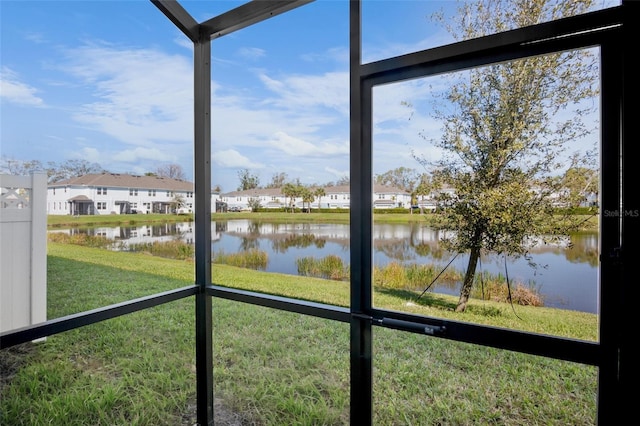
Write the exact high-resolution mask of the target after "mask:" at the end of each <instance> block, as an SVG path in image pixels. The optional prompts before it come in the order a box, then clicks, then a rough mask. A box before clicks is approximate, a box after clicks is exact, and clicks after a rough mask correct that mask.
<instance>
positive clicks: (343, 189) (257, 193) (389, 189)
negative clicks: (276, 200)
mask: <svg viewBox="0 0 640 426" xmlns="http://www.w3.org/2000/svg"><path fill="white" fill-rule="evenodd" d="M322 188H323V189H324V192H325V194H326V195H325V196H327V195H330V194H348V193H349V190H350V187H349V185H336V186H325V187H322ZM373 192H375V193H376V194H407V192H406V191H403V190H402V189H400V188H396V187H393V186H386V185H378V184H375V185H373ZM221 195H222V196H223V197H264V196H271V197H275V196H284V194H283V193H282V188H255V189H248V190H246V191H232V192H227V193H225V194H221Z"/></svg>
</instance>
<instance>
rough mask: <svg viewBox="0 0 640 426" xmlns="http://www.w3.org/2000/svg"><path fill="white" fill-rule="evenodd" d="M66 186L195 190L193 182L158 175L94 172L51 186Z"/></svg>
mask: <svg viewBox="0 0 640 426" xmlns="http://www.w3.org/2000/svg"><path fill="white" fill-rule="evenodd" d="M65 186H93V187H105V188H137V189H156V190H162V191H193V189H194V186H193V183H192V182H187V181H184V180H178V179H171V178H163V177H158V176H136V175H129V174H120V173H94V174H88V175H84V176H78V177H74V178H71V179H64V180H61V181H58V182H55V183H52V184H49V188H59V187H65Z"/></svg>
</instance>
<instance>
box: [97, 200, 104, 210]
mask: <svg viewBox="0 0 640 426" xmlns="http://www.w3.org/2000/svg"><path fill="white" fill-rule="evenodd" d="M96 204H97V207H98V210H106V209H107V202H106V201H100V202H98V203H96Z"/></svg>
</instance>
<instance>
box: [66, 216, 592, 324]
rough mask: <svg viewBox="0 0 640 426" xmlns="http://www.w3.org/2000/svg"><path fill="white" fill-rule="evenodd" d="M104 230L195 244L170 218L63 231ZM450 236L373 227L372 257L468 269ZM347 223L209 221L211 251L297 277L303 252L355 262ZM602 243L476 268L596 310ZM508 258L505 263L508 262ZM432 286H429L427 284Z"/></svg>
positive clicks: (583, 241)
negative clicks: (264, 258) (445, 245)
mask: <svg viewBox="0 0 640 426" xmlns="http://www.w3.org/2000/svg"><path fill="white" fill-rule="evenodd" d="M56 232H71V233H76V232H82V233H91V234H93V235H103V236H105V237H107V238H110V239H114V240H117V241H119V242H120V245H121V246H122V247H126V246H128V245H130V244H135V243H144V242H153V241H168V240H172V239H176V238H179V239H181V240H183V241H185V242H187V243H193V241H194V235H193V223H189V222H185V223H173V224H163V225H145V226H136V227H113V228H92V229H84V230H80V229H75V230H62V231H56ZM445 234H446V232H444V231H439V230H436V229H433V228H430V227H428V226H424V225H420V224H375V225H374V248H373V254H372V256H373V262H374V265H376V266H385V265H386V264H388V263H389V262H399V263H402V264H412V263H417V264H435V265H439V267H442V268H444V267H445V266H446V265H447V264H449V263H450V262H451V264H450V266H449V267H450V268H451V267H453V268H455V269H456V270H459V271H464V270H465V269H466V262H467V260H468V257H467V256H466V255H458V256H454V255H453V254H452V253H448V252H446V251H444V250H442V249H441V248H440V247H439V243H438V242H439V240H440V239H441V237H443V236H444V235H445ZM349 247H350V243H349V225H348V224H327V223H297V224H291V223H289V224H277V223H265V222H259V223H258V222H254V221H251V220H229V221H218V222H212V253H213V254H214V255H215V254H216V253H220V252H223V253H226V254H230V253H237V252H242V251H247V250H251V249H258V250H261V251H264V252H266V253H267V255H268V264H267V266H266V269H264V270H265V271H268V272H280V273H286V274H291V275H297V274H298V271H297V265H296V260H297V259H299V258H303V257H314V258H316V259H320V258H323V257H325V256H328V255H337V256H339V257H340V258H342V260H343V262H344V263H345V265H347V264H349V262H350V258H349V256H350V251H349ZM598 247H599V239H598V234H597V233H584V234H578V235H572V236H571V238H570V240H567V241H566V242H565V243H564V244H556V245H549V244H540V245H537V246H535V248H534V249H533V250H532V252H531V255H532V260H533V262H535V263H536V264H537V265H538V266H537V267H536V268H532V267H531V266H530V265H529V263H528V262H527V261H526V260H525V259H517V260H514V259H506V260H505V259H504V258H502V257H500V258H498V257H495V256H493V257H484V256H483V258H482V259H481V263H480V265H479V267H478V271H480V270H482V271H487V272H490V273H492V274H498V273H500V274H502V275H503V276H505V275H506V276H508V277H509V280H510V281H511V282H512V283H515V282H520V283H524V284H526V285H531V286H533V287H534V288H536V289H537V290H538V291H539V292H540V294H541V295H542V296H543V297H544V304H545V306H549V307H557V308H562V309H571V310H577V311H583V312H590V313H598V309H599V306H598V293H599V291H598V289H599V281H598ZM505 263H506V266H505ZM428 284H430V283H427V285H428ZM430 290H431V291H434V292H437V293H446V294H455V295H457V294H458V287H457V286H451V285H444V284H443V285H440V284H438V282H437V281H436V283H434V285H433V286H432V287H431V289H430Z"/></svg>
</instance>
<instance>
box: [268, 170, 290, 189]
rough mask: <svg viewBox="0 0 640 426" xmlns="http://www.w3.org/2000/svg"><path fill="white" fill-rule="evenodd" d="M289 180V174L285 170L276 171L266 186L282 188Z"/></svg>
mask: <svg viewBox="0 0 640 426" xmlns="http://www.w3.org/2000/svg"><path fill="white" fill-rule="evenodd" d="M286 181H287V174H286V173H284V172H280V173H275V174H274V175H273V176H271V182H269V184H268V185H267V186H266V188H282V186H283V185H284V184H285V182H286Z"/></svg>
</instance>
